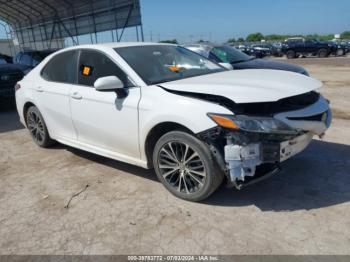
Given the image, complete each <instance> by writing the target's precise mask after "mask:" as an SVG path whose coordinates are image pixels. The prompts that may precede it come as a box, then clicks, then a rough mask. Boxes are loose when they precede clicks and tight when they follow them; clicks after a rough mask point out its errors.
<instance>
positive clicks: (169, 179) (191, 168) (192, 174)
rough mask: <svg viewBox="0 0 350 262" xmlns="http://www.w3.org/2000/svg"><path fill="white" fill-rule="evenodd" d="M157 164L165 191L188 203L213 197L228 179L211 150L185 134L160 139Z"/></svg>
mask: <svg viewBox="0 0 350 262" xmlns="http://www.w3.org/2000/svg"><path fill="white" fill-rule="evenodd" d="M153 165H154V169H155V171H156V174H157V177H158V179H159V181H161V182H162V184H163V185H164V186H165V188H166V189H168V190H169V191H170V192H171V193H172V194H173V195H175V196H177V197H179V198H182V199H184V200H188V201H201V200H203V199H205V198H207V197H209V196H210V195H211V194H212V193H213V192H214V191H215V190H216V189H217V188H218V187H219V186H220V184H221V183H222V180H223V178H224V174H223V172H222V171H221V170H220V168H219V167H218V164H217V163H216V161H215V160H214V157H213V156H212V153H211V151H210V149H209V147H208V146H207V145H206V144H205V143H203V142H202V141H200V140H199V139H197V138H196V137H194V136H192V135H190V134H188V133H185V132H182V131H172V132H169V133H167V134H165V135H163V136H162V137H161V138H160V139H159V140H158V142H157V143H156V146H155V148H154V152H153Z"/></svg>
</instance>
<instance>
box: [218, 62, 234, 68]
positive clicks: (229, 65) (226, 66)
mask: <svg viewBox="0 0 350 262" xmlns="http://www.w3.org/2000/svg"><path fill="white" fill-rule="evenodd" d="M219 65H221V66H222V67H225V68H226V69H228V70H233V66H232V65H231V64H230V63H219Z"/></svg>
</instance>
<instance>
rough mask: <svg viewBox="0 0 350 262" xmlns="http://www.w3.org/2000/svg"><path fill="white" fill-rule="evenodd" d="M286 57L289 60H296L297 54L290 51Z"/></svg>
mask: <svg viewBox="0 0 350 262" xmlns="http://www.w3.org/2000/svg"><path fill="white" fill-rule="evenodd" d="M286 55H287V58H288V59H294V58H296V53H295V52H294V51H293V50H289V51H288V52H287V54H286Z"/></svg>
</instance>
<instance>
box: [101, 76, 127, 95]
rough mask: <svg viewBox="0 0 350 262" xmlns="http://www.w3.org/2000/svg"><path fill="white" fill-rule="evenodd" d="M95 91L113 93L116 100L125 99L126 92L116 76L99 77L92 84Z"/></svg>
mask: <svg viewBox="0 0 350 262" xmlns="http://www.w3.org/2000/svg"><path fill="white" fill-rule="evenodd" d="M94 87H95V89H96V91H100V92H108V91H114V92H116V93H117V97H118V98H125V97H126V96H127V90H126V89H125V88H124V84H123V82H122V81H121V80H120V79H119V78H118V77H116V76H105V77H100V78H99V79H97V80H96V81H95V83H94Z"/></svg>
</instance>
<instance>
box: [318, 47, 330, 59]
mask: <svg viewBox="0 0 350 262" xmlns="http://www.w3.org/2000/svg"><path fill="white" fill-rule="evenodd" d="M317 56H318V57H319V58H325V57H327V56H328V51H327V49H320V50H319V51H318V53H317Z"/></svg>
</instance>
